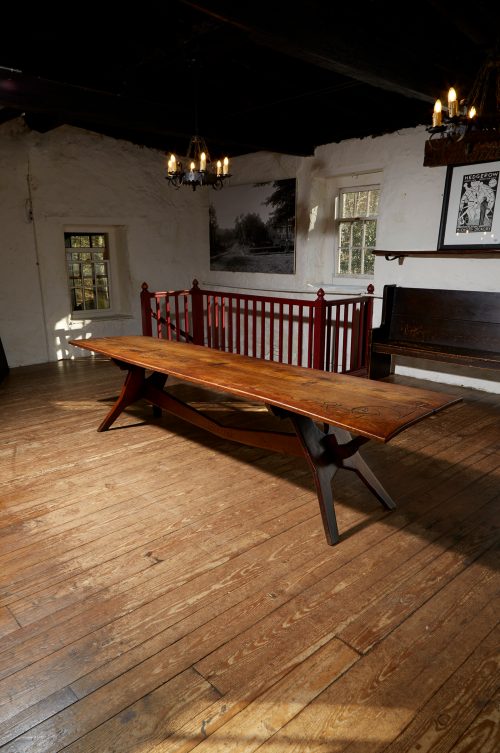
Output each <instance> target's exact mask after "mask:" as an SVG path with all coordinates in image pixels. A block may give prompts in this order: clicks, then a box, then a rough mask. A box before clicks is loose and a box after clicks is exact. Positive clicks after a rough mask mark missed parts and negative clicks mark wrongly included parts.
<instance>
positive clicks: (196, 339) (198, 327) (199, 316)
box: [189, 279, 205, 345]
mask: <svg viewBox="0 0 500 753" xmlns="http://www.w3.org/2000/svg"><path fill="white" fill-rule="evenodd" d="M189 294H190V296H191V315H192V317H193V343H194V344H195V345H203V344H204V341H205V337H204V335H205V333H204V327H203V291H202V290H201V289H200V287H199V283H198V280H196V279H194V280H193V286H192V288H191V290H190V291H189Z"/></svg>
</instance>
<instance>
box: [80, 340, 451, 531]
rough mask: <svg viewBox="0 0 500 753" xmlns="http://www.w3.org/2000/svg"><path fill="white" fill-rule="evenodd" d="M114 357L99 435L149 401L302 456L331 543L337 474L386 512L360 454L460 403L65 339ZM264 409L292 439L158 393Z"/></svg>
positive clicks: (201, 353) (221, 355)
mask: <svg viewBox="0 0 500 753" xmlns="http://www.w3.org/2000/svg"><path fill="white" fill-rule="evenodd" d="M70 344H71V345H75V346H77V347H79V348H85V349H87V350H91V351H93V352H94V353H98V354H101V355H103V356H106V357H108V358H110V359H112V360H113V361H114V362H115V363H116V364H117V365H118V366H119V367H120V368H122V369H126V370H127V376H126V378H125V383H124V385H123V388H122V391H121V393H120V395H119V397H118V400H117V402H116V403H115V405H114V406H113V407H112V409H111V410H110V411H109V413H108V414H107V416H106V417H105V418H104V420H103V421H102V423H101V424H100V426H99V427H98V431H106V430H107V429H109V427H110V426H111V425H112V423H113V422H114V421H115V420H116V418H117V417H118V416H119V415H120V413H121V412H122V411H123V410H124V409H125V408H127V406H129V405H131V404H132V403H134V402H136V401H137V400H142V399H145V400H146V401H148V402H150V403H151V404H152V405H153V406H157V407H158V408H163V409H164V410H166V411H167V412H169V413H172V414H174V415H176V416H178V417H180V418H181V419H184V420H186V421H189V422H190V423H192V424H195V425H196V426H199V427H201V428H202V429H206V430H208V431H211V432H212V433H214V434H217V435H218V436H220V437H223V438H225V439H229V440H233V441H236V442H241V443H243V444H248V445H251V446H255V447H261V448H264V449H269V450H272V451H276V452H283V453H286V454H289V455H295V456H298V457H305V458H306V459H307V461H308V462H309V465H310V468H311V470H312V474H313V478H314V482H315V485H316V491H317V495H318V501H319V506H320V510H321V516H322V519H323V526H324V529H325V534H326V539H327V542H328V543H329V544H336V543H337V542H338V541H339V533H338V528H337V521H336V516H335V510H334V501H333V491H332V480H333V477H334V476H335V474H336V473H337V471H338V470H339V468H344V469H346V470H350V471H354V472H355V473H356V474H357V475H358V476H359V477H360V478H361V480H362V481H363V482H364V483H365V484H366V486H367V487H368V488H369V489H370V490H371V491H372V493H373V494H374V495H375V497H377V499H378V500H379V501H380V502H381V503H382V505H384V507H386V508H387V509H389V510H391V509H394V507H395V503H394V501H393V500H392V499H391V497H390V496H389V494H388V493H387V492H386V490H385V489H384V487H383V486H382V484H381V483H380V481H379V480H378V479H377V478H376V477H375V475H374V474H373V472H372V471H371V470H370V468H369V467H368V465H367V464H366V462H365V461H364V460H363V458H362V457H361V455H360V453H359V452H358V450H359V448H360V447H361V445H362V444H364V443H365V442H367V441H368V440H370V439H374V440H377V441H379V442H388V441H389V440H390V439H392V437H394V436H396V435H397V434H399V433H400V432H401V431H404V430H405V429H407V428H408V427H409V426H411V425H412V424H414V423H416V422H417V421H421V420H422V419H424V418H426V417H427V416H430V415H431V414H433V413H435V412H436V411H439V410H441V409H442V408H445V407H446V406H448V405H451V404H453V403H456V402H458V400H459V399H460V398H457V397H454V396H452V395H447V394H444V393H442V392H432V391H430V390H421V389H415V388H412V387H406V386H403V385H396V384H390V383H386V382H376V381H370V380H368V379H362V378H360V377H354V376H347V375H344V374H332V373H328V372H324V371H318V370H315V369H306V368H302V367H299V366H287V365H286V364H279V363H274V362H272V361H264V360H260V359H256V358H249V357H247V356H240V355H237V354H234V353H225V352H221V351H218V350H212V349H210V348H205V347H203V346H200V345H191V344H187V343H179V342H170V341H167V340H159V339H157V338H154V337H146V336H122V337H103V338H91V339H88V340H70ZM169 375H170V376H173V377H176V378H177V379H181V380H184V381H187V382H192V383H195V384H198V385H201V386H203V387H208V388H210V389H215V390H221V391H223V392H227V393H230V394H232V395H238V396H239V397H242V398H247V399H248V400H251V401H253V402H256V401H257V402H261V403H264V404H265V405H266V406H267V407H268V408H269V410H270V411H271V412H272V413H274V414H275V415H276V416H278V417H280V418H288V419H290V421H291V423H292V425H293V427H294V430H295V434H292V433H290V432H288V433H287V432H281V431H261V430H252V429H245V428H236V427H229V426H224V425H222V424H219V423H218V422H216V421H214V420H213V419H211V418H209V417H207V416H206V415H204V414H202V413H201V412H199V411H198V410H196V409H195V408H193V407H192V406H190V405H188V404H187V403H184V402H182V401H181V400H179V399H178V398H176V397H174V396H173V395H172V394H169V393H168V391H167V390H165V389H164V387H165V383H166V381H167V377H168V376H169Z"/></svg>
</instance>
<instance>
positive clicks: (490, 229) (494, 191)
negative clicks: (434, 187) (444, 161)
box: [438, 162, 500, 252]
mask: <svg viewBox="0 0 500 753" xmlns="http://www.w3.org/2000/svg"><path fill="white" fill-rule="evenodd" d="M499 176H500V162H481V163H478V164H476V165H454V166H449V167H448V170H447V173H446V182H445V188H444V197H443V210H442V213H441V225H440V228H439V239H438V250H443V251H447V250H459V249H461V250H463V251H471V252H473V251H478V252H480V251H481V250H482V249H500V207H499V206H498V204H499V202H500V193H499V192H498V180H499Z"/></svg>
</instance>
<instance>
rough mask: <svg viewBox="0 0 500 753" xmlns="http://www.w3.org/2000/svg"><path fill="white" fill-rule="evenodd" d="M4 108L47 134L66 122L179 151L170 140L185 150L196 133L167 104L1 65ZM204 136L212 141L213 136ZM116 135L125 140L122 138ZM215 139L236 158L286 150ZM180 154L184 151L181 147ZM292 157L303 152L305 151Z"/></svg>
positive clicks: (266, 144)
mask: <svg viewBox="0 0 500 753" xmlns="http://www.w3.org/2000/svg"><path fill="white" fill-rule="evenodd" d="M0 106H3V107H4V108H6V109H7V110H9V111H12V110H16V111H17V114H18V115H20V114H22V113H23V112H26V113H29V115H28V121H29V119H30V118H31V119H32V122H33V123H35V122H38V125H39V126H40V128H37V127H36V126H35V130H43V129H44V128H45V130H48V128H52V127H55V126H56V125H57V123H61V124H62V123H66V124H68V125H75V126H78V127H80V128H88V129H89V130H97V131H99V132H106V133H108V135H112V133H113V131H115V132H118V133H127V134H128V136H127V138H129V139H130V137H131V136H133V135H134V134H135V139H131V140H135V141H136V143H143V144H145V145H148V146H151V145H152V146H154V148H158V149H165V150H166V149H172V148H173V149H175V145H174V146H172V143H171V142H172V141H175V142H176V143H178V144H180V143H181V142H182V143H183V144H184V148H186V149H187V146H188V142H189V139H190V138H191V136H192V135H193V134H192V130H191V129H190V127H189V125H188V124H187V122H186V123H184V122H182V121H180V120H177V121H175V122H174V120H173V116H172V113H171V111H170V110H168V109H167V108H165V107H164V106H163V105H159V104H156V103H153V102H146V101H143V100H137V99H133V98H127V97H123V96H120V95H118V94H112V93H108V92H102V91H97V90H95V89H89V88H85V87H80V86H74V85H71V84H63V83H60V82H58V81H51V80H49V79H45V78H41V77H38V76H28V75H25V74H23V73H21V72H19V71H13V70H10V69H5V68H1V67H0ZM1 112H2V111H1V110H0V113H1ZM36 115H37V116H39V119H38V121H35V120H34V118H35V116H36ZM177 117H178V116H177ZM42 123H44V124H45V126H44V125H43V124H42ZM204 136H205V138H206V139H207V140H208V141H211V137H210V134H208V133H206V134H204ZM116 137H117V138H122V136H120V135H117V136H116ZM217 137H218V139H220V140H223V141H224V143H225V145H226V147H227V149H228V150H229V149H232V153H233V154H237V153H239V154H243V153H246V152H256V151H272V152H282V151H283V148H282V144H281V145H280V144H277V143H272V142H271V140H269V141H267V140H266V142H264V141H262V142H260V143H255V142H253V141H252V142H250V141H249V142H244V141H243V140H241V141H235V140H234V137H229V138H227V139H226V138H225V137H224V135H223V134H221V133H219V134H218V135H217ZM176 151H178V152H179V153H181V151H180V149H176ZM294 153H295V154H298V155H300V154H305V152H304V151H296V152H294ZM307 153H310V152H307Z"/></svg>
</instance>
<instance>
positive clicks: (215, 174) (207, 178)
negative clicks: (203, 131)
mask: <svg viewBox="0 0 500 753" xmlns="http://www.w3.org/2000/svg"><path fill="white" fill-rule="evenodd" d="M183 159H184V158H183ZM230 177H231V174H230V172H229V158H228V157H224V159H222V160H220V159H219V160H217V162H216V163H215V165H214V163H213V162H212V161H211V159H210V154H209V152H208V149H207V145H206V143H205V139H204V138H203V137H202V136H192V137H191V141H190V142H189V148H188V151H187V154H186V157H185V163H183V162H180V161H179V160H177V157H176V156H175V154H171V155H170V157H169V159H168V162H167V175H166V178H167V180H168V182H169V184H170V185H171V186H173V187H174V188H180V186H191V188H192V189H193V191H196V187H197V186H212V188H214V189H215V190H216V191H218V190H220V189H221V188H222V187H223V185H224V181H225V180H226V179H227V178H230Z"/></svg>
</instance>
